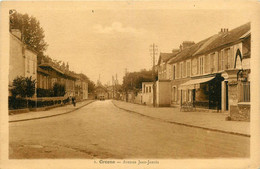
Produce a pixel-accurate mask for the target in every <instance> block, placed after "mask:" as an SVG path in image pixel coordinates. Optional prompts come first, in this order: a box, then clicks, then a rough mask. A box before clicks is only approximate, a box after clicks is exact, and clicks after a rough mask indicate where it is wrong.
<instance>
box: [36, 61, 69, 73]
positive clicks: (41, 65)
mask: <svg viewBox="0 0 260 169" xmlns="http://www.w3.org/2000/svg"><path fill="white" fill-rule="evenodd" d="M39 67H41V68H42V67H49V68H51V69H53V70H55V71H56V72H59V73H61V74H64V72H63V71H61V70H60V69H58V68H56V67H54V66H52V65H51V64H50V63H42V64H40V65H39Z"/></svg>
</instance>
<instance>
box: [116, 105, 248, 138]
mask: <svg viewBox="0 0 260 169" xmlns="http://www.w3.org/2000/svg"><path fill="white" fill-rule="evenodd" d="M112 103H113V105H114V106H115V107H117V108H118V109H121V110H124V111H127V112H130V113H135V114H138V115H140V116H143V117H147V118H151V119H154V120H158V121H161V122H165V123H170V124H176V125H181V126H186V127H192V128H199V129H203V130H209V131H214V132H219V133H226V134H232V135H238V136H244V137H250V134H243V133H237V132H232V131H224V130H219V129H212V128H207V127H201V126H196V125H192V124H185V123H180V122H174V121H169V120H164V119H161V118H158V117H152V116H148V115H144V114H142V113H139V112H136V111H133V110H128V109H125V108H122V107H119V106H117V105H116V104H115V103H114V102H113V101H112Z"/></svg>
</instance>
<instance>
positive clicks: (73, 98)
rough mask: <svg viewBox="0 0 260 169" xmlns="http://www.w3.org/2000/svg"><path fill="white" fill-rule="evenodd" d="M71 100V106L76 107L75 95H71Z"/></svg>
mask: <svg viewBox="0 0 260 169" xmlns="http://www.w3.org/2000/svg"><path fill="white" fill-rule="evenodd" d="M71 100H72V104H73V106H74V107H76V98H75V97H72V99H71Z"/></svg>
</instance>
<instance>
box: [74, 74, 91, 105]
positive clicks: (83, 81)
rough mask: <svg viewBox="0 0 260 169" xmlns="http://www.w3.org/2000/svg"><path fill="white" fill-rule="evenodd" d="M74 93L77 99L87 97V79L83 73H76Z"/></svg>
mask: <svg viewBox="0 0 260 169" xmlns="http://www.w3.org/2000/svg"><path fill="white" fill-rule="evenodd" d="M75 76H77V79H76V82H75V95H76V96H77V100H78V99H79V100H82V99H83V100H85V99H88V79H87V77H86V76H85V75H84V74H82V73H81V74H76V75H75Z"/></svg>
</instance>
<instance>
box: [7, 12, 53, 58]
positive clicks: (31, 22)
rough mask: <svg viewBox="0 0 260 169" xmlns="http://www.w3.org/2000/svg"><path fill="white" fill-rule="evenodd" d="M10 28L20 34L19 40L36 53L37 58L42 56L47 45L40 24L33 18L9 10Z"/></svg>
mask: <svg viewBox="0 0 260 169" xmlns="http://www.w3.org/2000/svg"><path fill="white" fill-rule="evenodd" d="M9 19H10V23H9V24H10V27H9V29H10V30H11V29H19V30H20V31H21V33H22V38H21V40H22V41H23V42H24V43H25V44H26V45H28V46H29V47H31V48H32V49H34V50H35V51H36V52H38V53H39V54H38V55H39V56H44V55H43V52H44V51H45V50H46V49H47V46H48V45H47V43H46V42H45V40H44V38H45V35H44V30H43V28H42V27H41V26H40V22H39V21H38V20H37V19H36V18H35V17H33V16H29V15H28V14H21V13H18V12H16V11H15V10H10V17H9Z"/></svg>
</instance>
